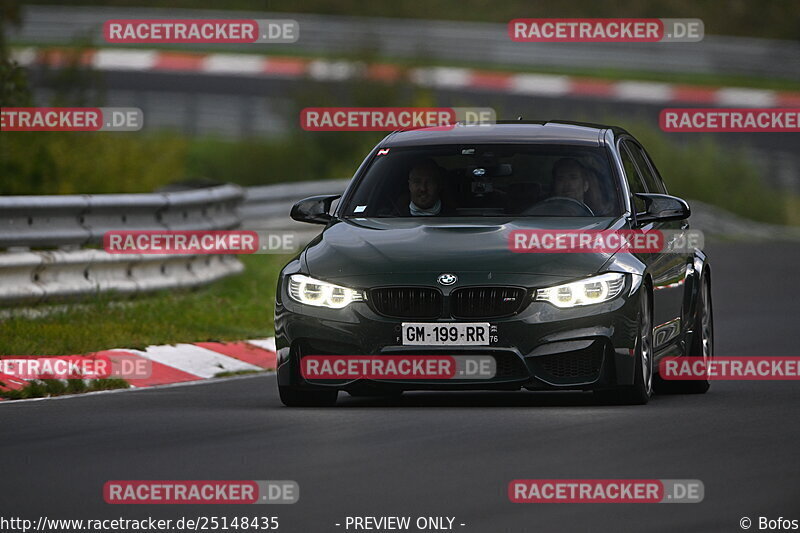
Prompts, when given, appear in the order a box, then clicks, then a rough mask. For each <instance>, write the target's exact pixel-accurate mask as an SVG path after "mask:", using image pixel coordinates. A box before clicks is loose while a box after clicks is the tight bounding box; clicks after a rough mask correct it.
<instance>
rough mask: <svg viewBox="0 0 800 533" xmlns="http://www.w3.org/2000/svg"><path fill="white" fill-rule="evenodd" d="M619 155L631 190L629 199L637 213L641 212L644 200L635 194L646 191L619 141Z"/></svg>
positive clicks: (628, 155) (643, 209)
mask: <svg viewBox="0 0 800 533" xmlns="http://www.w3.org/2000/svg"><path fill="white" fill-rule="evenodd" d="M619 155H620V157H621V158H622V166H623V167H624V168H625V179H626V180H627V181H628V188H629V189H630V190H631V201H632V202H633V207H634V210H635V211H636V212H637V213H642V212H644V211H645V203H644V200H642V199H641V198H638V197H636V196H635V195H636V193H638V192H647V190H646V189H645V187H644V182H643V181H642V177H641V175H640V174H639V171H638V170H637V168H636V165H635V164H634V162H633V159H632V158H631V155H630V154H629V153H628V150H627V149H626V148H625V146H624V145H623V143H620V150H619Z"/></svg>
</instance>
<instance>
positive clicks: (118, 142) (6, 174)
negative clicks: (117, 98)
mask: <svg viewBox="0 0 800 533" xmlns="http://www.w3.org/2000/svg"><path fill="white" fill-rule="evenodd" d="M187 146H188V141H187V140H186V139H184V138H182V137H178V136H174V135H166V134H162V135H129V134H125V133H120V132H106V133H103V132H87V133H74V132H72V133H55V132H52V133H51V132H41V133H39V132H37V133H31V132H18V133H4V134H3V135H2V138H0V175H2V176H3V179H2V180H0V194H84V193H133V192H151V191H153V190H154V189H155V188H157V187H159V186H161V185H164V184H166V183H170V182H172V181H177V180H180V179H181V178H183V177H184V174H185V162H186V150H187Z"/></svg>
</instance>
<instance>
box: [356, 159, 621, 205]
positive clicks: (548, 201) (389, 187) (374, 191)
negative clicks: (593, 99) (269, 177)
mask: <svg viewBox="0 0 800 533" xmlns="http://www.w3.org/2000/svg"><path fill="white" fill-rule="evenodd" d="M385 150H387V151H381V152H379V155H376V156H375V159H374V161H372V163H371V164H370V166H369V168H368V169H367V171H366V174H365V175H364V176H363V177H362V178H361V179H360V181H359V182H358V185H357V188H356V190H355V192H354V194H353V196H352V197H351V198H350V199H349V201H348V203H347V205H346V206H344V209H343V211H342V213H343V215H344V216H346V217H411V216H452V217H462V216H463V217H467V216H498V217H505V216H514V217H527V216H587V217H588V216H618V215H619V214H620V213H621V209H620V206H619V195H618V193H617V189H616V186H615V181H614V178H613V175H612V173H611V165H610V163H609V159H608V155H607V153H606V151H605V150H604V149H602V148H600V147H583V146H570V145H506V144H502V145H501V144H492V145H469V146H467V145H443V146H431V147H412V148H389V149H385Z"/></svg>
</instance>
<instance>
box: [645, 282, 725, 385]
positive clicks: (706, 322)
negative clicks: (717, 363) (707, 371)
mask: <svg viewBox="0 0 800 533" xmlns="http://www.w3.org/2000/svg"><path fill="white" fill-rule="evenodd" d="M686 357H702V358H703V359H704V360H706V361H708V360H710V359H711V358H713V357H714V306H713V305H712V302H711V282H710V281H709V278H708V276H707V275H704V276H703V277H702V278H701V281H700V291H699V294H698V296H697V312H696V313H695V317H694V324H693V333H692V341H691V344H690V345H689V349H688V351H687V353H686ZM710 387H711V383H710V382H709V381H708V379H687V380H666V379H659V380H658V391H659V392H662V391H663V392H667V393H672V394H704V393H705V392H706V391H708V389H709V388H710Z"/></svg>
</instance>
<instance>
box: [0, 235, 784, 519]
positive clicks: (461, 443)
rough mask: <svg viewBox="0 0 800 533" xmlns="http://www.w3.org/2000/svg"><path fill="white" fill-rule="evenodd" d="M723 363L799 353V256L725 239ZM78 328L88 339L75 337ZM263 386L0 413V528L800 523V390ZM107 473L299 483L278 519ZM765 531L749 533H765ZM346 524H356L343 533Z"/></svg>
mask: <svg viewBox="0 0 800 533" xmlns="http://www.w3.org/2000/svg"><path fill="white" fill-rule="evenodd" d="M709 252H710V254H711V257H712V260H713V272H714V287H713V291H714V294H713V296H714V303H715V315H716V317H715V318H716V328H717V331H716V333H717V338H716V340H717V354H718V355H772V356H789V355H798V352H799V351H800V350H798V342H797V337H796V333H797V325H798V324H800V305H798V302H800V288H798V285H797V282H796V272H797V266H796V265H797V264H798V262H800V246H798V245H797V244H793V245H786V244H781V243H769V244H759V245H755V244H744V243H718V244H716V245H712V246H710V247H709ZM76 327H87V326H86V325H76ZM274 381H275V378H274V376H273V375H267V376H259V377H248V378H240V379H235V380H228V381H221V382H216V383H209V384H204V385H199V386H189V387H173V388H163V389H152V390H143V391H136V392H121V393H112V394H103V395H96V396H84V397H76V398H70V399H60V400H46V401H36V402H26V403H17V404H11V403H6V404H4V405H0V428H2V434H3V435H2V439H0V517H10V516H19V517H26V518H36V517H38V516H39V515H41V514H44V515H46V516H47V517H49V518H84V519H86V518H116V517H126V518H137V519H141V518H145V517H147V516H156V517H162V518H172V517H179V516H191V517H196V516H215V515H216V516H220V515H227V516H234V515H240V516H241V515H247V516H256V515H269V514H272V515H277V516H278V517H279V518H280V524H281V526H280V529H279V531H286V532H329V531H330V532H336V531H344V528H343V527H336V526H335V525H334V524H336V523H343V521H344V519H345V517H346V516H358V515H361V516H364V515H366V516H378V515H392V516H394V515H401V516H412V517H416V516H421V515H432V516H454V517H455V518H456V520H455V523H456V524H460V523H463V524H465V525H464V526H463V527H462V526H456V530H457V531H464V532H480V533H484V532H486V533H489V532H518V531H519V532H521V531H537V532H539V531H541V532H550V531H553V532H562V531H593V532H595V531H600V532H602V531H609V532H618V531H663V532H676V531H682V532H683V531H701V532H714V531H741V529H740V527H739V520H740V518H742V517H744V516H748V517H750V518H752V519H753V520H754V521H756V522H757V518H758V517H759V516H767V517H770V518H778V517H779V516H782V517H789V518H795V519H800V461H798V460H797V449H798V447H797V443H798V441H799V440H800V417H798V408H800V383H797V382H718V383H714V384H713V385H712V389H711V391H710V392H709V393H708V394H706V395H701V396H657V397H655V398H654V400H653V401H652V402H651V403H650V404H649V405H647V406H640V407H625V406H605V405H594V404H593V403H592V400H591V396H590V395H588V394H586V395H585V394H571V393H569V394H559V393H556V394H552V393H551V394H536V393H413V394H407V395H406V396H405V397H404V398H403V399H402V400H401V401H400V402H399V403H396V404H388V403H379V402H375V401H371V400H365V399H355V398H350V397H346V396H345V397H341V398H340V404H339V407H336V408H333V409H287V408H284V407H282V406H281V405H280V403H279V401H278V398H277V391H276V388H275V383H274ZM516 478H656V479H676V478H678V479H680V478H693V479H700V480H702V481H703V482H704V484H705V500H704V501H703V502H702V503H698V504H682V505H678V504H672V505H670V504H512V503H509V501H508V498H507V496H506V488H507V485H508V482H509V481H510V480H512V479H516ZM112 479H292V480H296V481H297V482H298V483H299V484H300V491H301V496H300V501H299V502H298V503H297V504H295V505H275V506H204V507H200V506H149V507H144V506H112V505H107V504H105V503H104V502H103V498H102V487H103V484H104V483H105V482H106V481H107V480H112ZM757 529H758V528H757V523H756V525H754V526H753V528H752V530H757ZM351 531H352V530H351Z"/></svg>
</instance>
